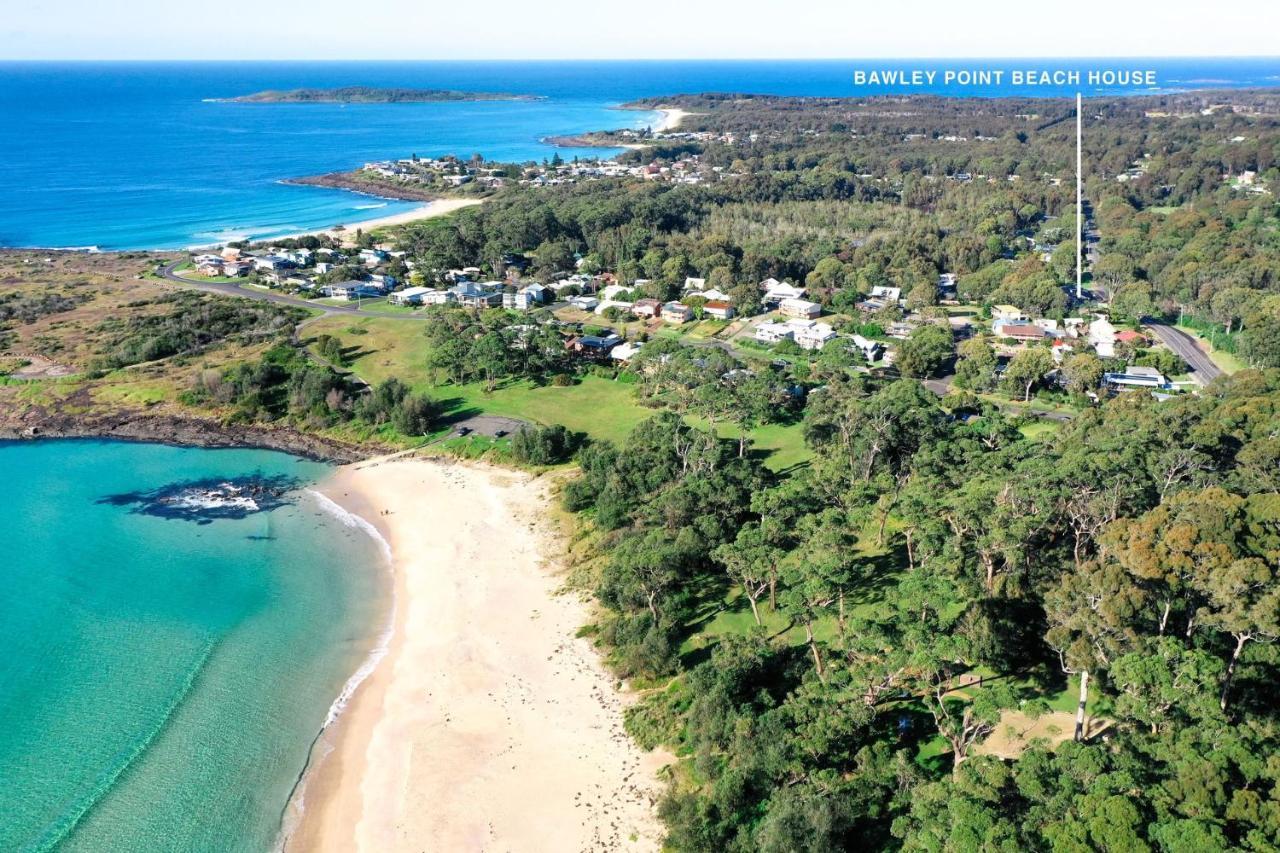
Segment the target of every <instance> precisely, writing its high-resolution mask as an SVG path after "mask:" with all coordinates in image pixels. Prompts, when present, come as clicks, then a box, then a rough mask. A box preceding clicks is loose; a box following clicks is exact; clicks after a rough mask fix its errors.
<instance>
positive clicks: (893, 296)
mask: <svg viewBox="0 0 1280 853" xmlns="http://www.w3.org/2000/svg"><path fill="white" fill-rule="evenodd" d="M871 298H872V299H883V300H884V301H885V302H897V301H898V300H899V299H901V298H902V288H901V287H886V286H885V285H877V286H875V287H873V288H871Z"/></svg>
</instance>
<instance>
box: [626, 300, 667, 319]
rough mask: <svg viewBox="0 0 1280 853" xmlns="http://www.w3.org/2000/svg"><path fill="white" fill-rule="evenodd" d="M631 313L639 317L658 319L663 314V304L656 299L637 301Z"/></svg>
mask: <svg viewBox="0 0 1280 853" xmlns="http://www.w3.org/2000/svg"><path fill="white" fill-rule="evenodd" d="M631 313H632V314H635V315H636V316H637V317H657V316H658V315H659V314H661V313H662V303H661V302H659V301H658V300H656V299H637V300H636V301H635V303H634V304H633V305H632V306H631Z"/></svg>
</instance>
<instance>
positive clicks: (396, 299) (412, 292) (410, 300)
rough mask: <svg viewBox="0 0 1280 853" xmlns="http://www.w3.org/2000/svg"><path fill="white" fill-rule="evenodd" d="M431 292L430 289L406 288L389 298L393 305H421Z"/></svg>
mask: <svg viewBox="0 0 1280 853" xmlns="http://www.w3.org/2000/svg"><path fill="white" fill-rule="evenodd" d="M430 292H431V288H429V287H406V288H405V289H404V290H397V291H396V292H395V293H393V294H391V296H389V297H388V298H387V301H388V302H390V303H391V304H392V305H421V304H422V298H423V297H424V296H426V295H427V294H428V293H430Z"/></svg>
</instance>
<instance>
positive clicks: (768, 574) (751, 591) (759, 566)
mask: <svg viewBox="0 0 1280 853" xmlns="http://www.w3.org/2000/svg"><path fill="white" fill-rule="evenodd" d="M784 553H785V552H784V551H783V550H782V549H781V548H778V547H777V546H775V545H774V544H773V542H771V541H770V539H769V537H768V536H767V535H765V533H764V531H763V530H761V528H760V525H759V523H757V522H748V523H747V524H744V525H743V526H742V528H741V529H740V530H739V531H738V536H737V538H736V539H734V541H733V542H732V543H726V544H724V545H721V546H720V547H718V548H716V550H715V551H714V552H712V556H713V557H714V558H715V560H716V562H718V563H720V564H721V565H722V566H724V567H725V569H726V571H728V572H729V575H730V576H731V577H732V578H733V579H734V581H735V582H736V583H738V584H739V585H740V586H741V587H742V592H743V594H744V595H745V596H746V597H747V601H749V602H750V603H751V615H752V616H754V617H755V620H756V624H757V625H760V624H763V623H762V622H761V620H760V607H759V601H760V596H762V595H764V593H765V591H766V590H768V589H769V588H770V587H771V586H772V584H773V582H774V579H775V578H776V577H777V572H778V563H779V562H780V561H781V560H782V557H783V555H784Z"/></svg>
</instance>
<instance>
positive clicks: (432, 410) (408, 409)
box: [391, 394, 440, 436]
mask: <svg viewBox="0 0 1280 853" xmlns="http://www.w3.org/2000/svg"><path fill="white" fill-rule="evenodd" d="M439 416H440V406H439V405H438V404H437V403H436V401H435V400H432V399H431V398H430V397H428V396H427V395H426V394H410V395H408V396H406V397H405V398H404V399H402V400H401V401H400V405H399V407H397V408H396V409H395V411H394V412H392V415H391V423H392V425H393V426H394V427H395V428H396V430H397V431H398V432H399V433H400V434H401V435H406V436H412V435H426V434H427V433H429V432H431V428H432V427H433V426H434V425H435V422H436V419H437V418H438V417H439Z"/></svg>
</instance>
